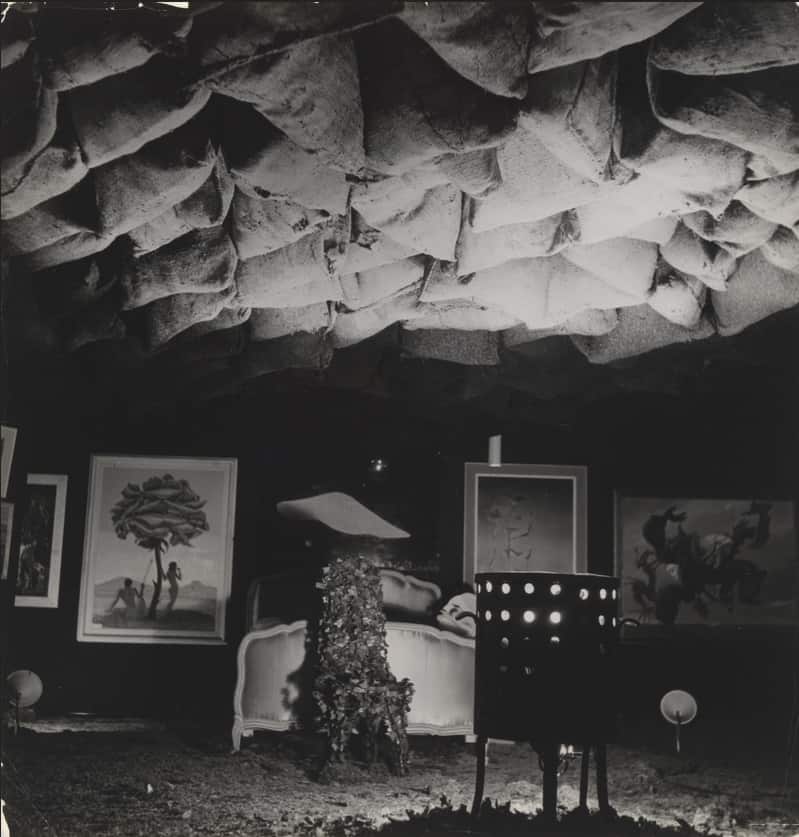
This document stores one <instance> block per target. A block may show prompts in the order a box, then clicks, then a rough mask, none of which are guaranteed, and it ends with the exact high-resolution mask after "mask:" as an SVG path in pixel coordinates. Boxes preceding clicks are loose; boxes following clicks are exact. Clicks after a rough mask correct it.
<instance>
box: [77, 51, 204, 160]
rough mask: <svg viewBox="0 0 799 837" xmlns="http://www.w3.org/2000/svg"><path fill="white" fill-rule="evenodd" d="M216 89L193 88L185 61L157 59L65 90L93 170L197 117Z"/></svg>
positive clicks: (134, 150) (87, 158) (79, 138)
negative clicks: (83, 85) (88, 83)
mask: <svg viewBox="0 0 799 837" xmlns="http://www.w3.org/2000/svg"><path fill="white" fill-rule="evenodd" d="M210 97H211V91H210V90H207V89H205V88H202V87H192V86H191V84H190V82H189V78H188V74H187V71H186V70H185V68H184V67H183V65H181V64H180V63H178V62H176V61H171V60H169V59H167V58H163V57H160V56H159V57H157V58H153V59H152V60H151V61H148V62H147V64H145V65H144V66H143V67H139V68H137V69H135V70H131V71H130V72H127V73H122V74H120V75H114V76H110V77H109V78H106V79H103V80H102V81H98V82H97V83H96V84H91V85H88V86H86V87H78V88H75V89H74V90H70V91H69V92H67V93H65V94H64V100H65V106H66V107H67V108H68V109H69V113H70V116H71V117H72V122H73V124H74V126H75V133H76V134H77V136H78V140H79V141H80V144H81V148H82V149H83V154H84V157H85V160H86V163H87V165H88V166H89V168H95V167H96V166H103V165H105V164H106V163H110V162H111V161H112V160H115V159H117V158H118V157H124V156H125V155H126V154H133V153H134V152H136V151H138V150H139V149H140V148H142V146H144V145H146V144H147V143H148V142H152V141H153V140H156V139H158V138H159V137H162V136H164V135H166V134H169V133H171V132H172V131H174V130H175V129H176V128H179V127H180V126H181V125H183V124H185V123H186V122H188V121H189V120H190V119H191V118H192V117H193V116H196V115H197V114H198V113H199V112H200V111H201V110H202V109H203V108H204V107H205V105H206V104H207V103H208V100H209V99H210Z"/></svg>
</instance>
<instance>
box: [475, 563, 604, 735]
mask: <svg viewBox="0 0 799 837" xmlns="http://www.w3.org/2000/svg"><path fill="white" fill-rule="evenodd" d="M475 584H476V591H477V640H476V672H475V674H476V676H475V733H476V734H477V735H478V736H483V737H488V738H501V739H509V740H526V741H531V742H532V743H533V744H534V746H535V744H536V742H539V743H545V744H546V743H561V744H565V743H579V744H590V743H599V742H605V741H607V740H608V739H609V737H611V736H612V733H613V726H614V724H613V721H614V716H615V711H616V710H615V704H616V700H615V687H616V677H615V672H614V668H613V666H614V658H615V651H616V648H617V645H618V642H619V633H620V625H619V621H620V620H619V612H618V611H619V607H618V605H619V581H618V579H616V578H613V577H611V576H604V575H594V574H563V573H479V574H478V575H477V576H476V578H475Z"/></svg>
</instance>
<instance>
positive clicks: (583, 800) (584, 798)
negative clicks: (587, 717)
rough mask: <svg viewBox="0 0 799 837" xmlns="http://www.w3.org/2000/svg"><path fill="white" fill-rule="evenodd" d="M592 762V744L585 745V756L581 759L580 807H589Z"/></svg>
mask: <svg viewBox="0 0 799 837" xmlns="http://www.w3.org/2000/svg"><path fill="white" fill-rule="evenodd" d="M590 763H591V745H590V744H586V745H585V746H584V747H583V757H582V759H581V760H580V807H581V808H585V809H586V810H587V809H588V768H589V767H590Z"/></svg>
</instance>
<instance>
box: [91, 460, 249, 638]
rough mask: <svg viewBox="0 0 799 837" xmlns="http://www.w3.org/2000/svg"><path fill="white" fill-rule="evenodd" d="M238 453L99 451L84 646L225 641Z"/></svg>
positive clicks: (94, 465)
mask: <svg viewBox="0 0 799 837" xmlns="http://www.w3.org/2000/svg"><path fill="white" fill-rule="evenodd" d="M236 473H237V462H236V460H235V459H189V458H177V457H175V458H168V457H143V456H93V457H92V461H91V468H90V474H89V502H88V505H87V509H86V536H85V543H84V552H83V573H82V576H81V589H80V602H79V608H78V641H79V642H119V643H122V642H124V643H150V644H153V643H172V644H199V645H221V644H224V642H225V611H226V608H227V602H228V597H229V595H230V579H231V572H232V563H233V531H234V521H235V511H236V509H235V504H236Z"/></svg>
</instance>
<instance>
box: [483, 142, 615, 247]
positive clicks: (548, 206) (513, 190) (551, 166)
mask: <svg viewBox="0 0 799 837" xmlns="http://www.w3.org/2000/svg"><path fill="white" fill-rule="evenodd" d="M498 158H499V168H500V171H501V172H502V185H501V186H500V187H499V188H497V189H495V190H494V191H493V192H491V194H489V195H487V196H486V197H485V198H483V199H482V200H474V201H473V202H472V212H471V219H470V221H471V224H472V228H473V229H474V230H475V231H476V232H485V231H486V230H491V229H496V228H497V227H504V226H508V225H510V224H525V223H532V222H534V221H540V220H542V219H544V218H548V217H550V216H551V215H556V214H557V213H559V212H563V211H565V210H568V209H573V208H574V207H576V206H581V205H583V204H587V203H590V202H592V201H595V200H599V199H600V198H602V197H603V196H606V195H609V194H611V193H612V192H613V190H614V189H618V188H619V187H617V186H615V185H613V184H602V185H600V184H597V183H595V182H594V181H592V180H589V179H588V178H586V177H583V176H581V175H580V174H578V173H577V172H576V171H574V169H571V168H569V167H567V166H566V165H564V164H563V163H562V162H561V161H560V160H559V159H558V158H557V157H555V156H554V155H553V154H552V153H551V152H550V151H548V150H547V149H546V148H545V147H544V146H543V145H542V144H541V142H540V141H539V140H538V139H537V138H536V137H535V136H534V135H533V134H531V133H530V132H529V131H527V130H524V129H521V128H520V129H519V130H517V131H516V132H515V133H514V134H513V136H512V137H511V138H510V139H509V140H508V141H507V142H506V143H505V144H504V145H503V146H502V147H501V148H500V149H499V150H498Z"/></svg>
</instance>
